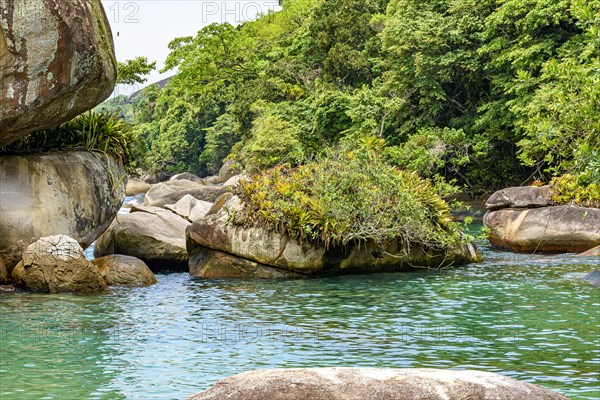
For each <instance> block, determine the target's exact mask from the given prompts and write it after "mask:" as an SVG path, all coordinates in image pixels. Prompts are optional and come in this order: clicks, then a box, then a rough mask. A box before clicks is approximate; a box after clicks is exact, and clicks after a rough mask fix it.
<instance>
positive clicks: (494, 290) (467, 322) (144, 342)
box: [0, 249, 600, 399]
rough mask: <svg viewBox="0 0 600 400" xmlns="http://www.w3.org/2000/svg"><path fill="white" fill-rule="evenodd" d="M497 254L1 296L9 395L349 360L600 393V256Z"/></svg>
mask: <svg viewBox="0 0 600 400" xmlns="http://www.w3.org/2000/svg"><path fill="white" fill-rule="evenodd" d="M486 256H487V259H488V260H489V261H488V262H486V263H485V264H480V265H472V266H468V267H465V268H459V269H455V270H446V271H442V272H426V271H421V272H412V273H400V274H377V275H370V276H344V277H331V278H322V279H313V280H306V281H286V282H281V281H279V282H274V281H259V280H256V281H253V280H250V281H245V280H220V281H219V280H217V281H204V280H195V279H190V278H189V277H188V275H187V274H171V275H160V276H158V278H159V284H158V285H155V286H153V287H149V288H139V289H133V290H132V289H113V290H111V291H110V292H109V293H108V294H103V295H95V296H78V295H43V296H42V295H28V294H22V293H2V294H0V322H1V327H2V332H3V334H2V336H1V337H0V348H1V349H2V353H1V356H0V361H1V362H2V367H1V373H2V378H1V379H2V382H1V383H2V384H1V385H0V387H1V388H2V389H1V393H0V397H1V398H2V399H17V398H24V397H26V398H64V396H65V394H66V393H68V397H70V398H82V399H83V398H90V399H103V398H106V399H109V398H110V399H120V398H126V399H181V398H185V397H186V396H187V395H189V394H192V393H195V392H198V391H200V390H202V389H204V388H206V387H208V386H210V385H212V384H213V383H214V382H216V381H217V380H219V379H221V378H223V377H225V376H228V375H231V374H235V373H239V372H242V371H245V370H250V369H255V368H261V367H262V368H271V367H315V366H338V365H345V366H376V367H437V368H474V369H481V370H487V371H492V372H499V373H502V374H506V375H509V376H512V377H515V378H519V379H523V380H526V381H529V382H533V383H537V384H541V385H544V386H547V387H550V388H554V389H557V390H560V391H561V392H563V393H565V394H566V395H567V396H569V397H571V398H573V399H597V398H599V397H600V390H599V384H600V374H599V367H600V337H599V335H598V334H599V329H600V318H599V317H600V315H599V312H600V309H599V307H600V291H599V290H598V289H597V288H594V287H592V286H590V285H587V284H585V283H582V282H581V281H580V277H581V275H582V274H583V273H585V272H589V271H590V270H591V269H592V268H594V267H598V266H599V265H598V264H599V263H598V261H597V260H593V259H581V258H576V257H571V256H533V257H529V256H527V257H526V258H519V257H522V256H518V255H517V256H515V255H512V254H510V253H505V252H497V251H491V250H489V249H488V250H486ZM36 324H37V325H36ZM40 324H41V325H43V326H50V327H69V329H71V328H72V330H73V333H72V337H69V336H67V337H63V336H65V335H63V334H59V333H57V332H52V331H51V330H47V331H46V333H42V334H36V333H35V329H36V326H39V325H40ZM13 327H19V329H22V330H23V331H24V332H25V334H15V332H13V329H12V328H13ZM15 329H16V328H15ZM36 335H37V336H36ZM40 337H41V338H40ZM24 393H26V394H27V395H26V396H24Z"/></svg>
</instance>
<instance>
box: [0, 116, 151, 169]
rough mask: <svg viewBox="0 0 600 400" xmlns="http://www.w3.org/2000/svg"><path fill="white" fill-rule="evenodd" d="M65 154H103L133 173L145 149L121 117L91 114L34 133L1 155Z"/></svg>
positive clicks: (1, 151) (8, 147)
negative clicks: (56, 152)
mask: <svg viewBox="0 0 600 400" xmlns="http://www.w3.org/2000/svg"><path fill="white" fill-rule="evenodd" d="M63 150H89V151H100V152H103V153H105V154H108V155H111V156H113V157H114V158H115V159H116V160H119V161H121V162H122V163H123V165H124V166H125V168H126V169H127V170H128V172H133V171H134V170H135V166H136V163H137V162H139V160H140V159H141V155H142V154H143V153H144V146H143V143H142V141H141V140H140V139H139V138H138V137H137V135H136V133H135V132H134V131H133V130H132V129H131V126H130V125H129V124H128V123H127V122H126V121H125V120H123V119H122V118H121V117H119V116H116V115H112V114H110V113H106V112H100V113H99V112H93V111H89V112H87V113H85V114H81V115H79V116H78V117H76V118H74V119H72V120H71V121H68V122H65V123H64V124H62V125H60V126H57V127H55V128H52V129H47V130H43V131H37V132H32V133H30V134H29V135H27V136H26V137H24V138H22V139H20V140H18V141H16V142H14V143H11V144H10V145H8V146H6V147H4V148H0V155H2V154H28V153H40V152H50V151H63Z"/></svg>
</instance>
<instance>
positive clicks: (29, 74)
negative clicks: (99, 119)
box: [0, 0, 117, 147]
mask: <svg viewBox="0 0 600 400" xmlns="http://www.w3.org/2000/svg"><path fill="white" fill-rule="evenodd" d="M0 10H2V12H0V77H1V78H0V81H1V83H0V147H3V146H5V145H7V144H9V143H11V142H13V141H15V140H17V139H19V138H21V137H23V136H25V135H27V134H28V133H29V132H31V131H34V130H41V129H48V128H53V127H55V126H57V125H60V124H61V123H63V122H65V121H68V120H70V119H72V118H74V117H75V116H77V115H79V114H81V113H83V112H85V111H87V110H89V109H91V108H93V107H95V106H96V105H97V104H99V103H101V102H102V101H103V100H104V99H106V98H107V97H108V96H109V95H110V94H111V93H112V91H113V88H114V85H115V80H116V74H117V62H116V59H115V52H114V47H113V39H112V34H111V31H110V25H109V23H108V20H107V18H106V15H105V13H104V10H103V8H102V4H101V2H100V0H45V1H41V0H36V1H23V0H19V1H13V0H0Z"/></svg>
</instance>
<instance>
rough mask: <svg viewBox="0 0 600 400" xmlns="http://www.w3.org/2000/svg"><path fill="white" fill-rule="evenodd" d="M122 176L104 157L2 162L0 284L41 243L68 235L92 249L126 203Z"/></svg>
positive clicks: (66, 155) (68, 155) (81, 154)
mask: <svg viewBox="0 0 600 400" xmlns="http://www.w3.org/2000/svg"><path fill="white" fill-rule="evenodd" d="M124 174H125V172H124V170H123V168H122V166H121V165H119V164H118V163H117V162H116V161H115V160H114V159H113V158H112V157H110V156H106V155H105V154H103V153H95V152H94V153H92V152H86V151H65V152H54V153H44V154H32V155H22V156H2V157H0V179H1V182H2V183H1V184H0V216H1V217H0V259H1V260H2V262H0V278H1V277H2V276H3V275H4V276H6V277H10V274H11V271H12V269H13V268H14V266H15V265H16V264H17V263H18V262H19V260H20V259H21V256H22V254H23V251H24V250H25V249H26V248H27V246H29V245H30V244H31V243H33V242H35V241H36V240H38V239H40V238H41V237H44V236H51V235H57V234H62V235H67V236H69V237H72V238H74V239H75V240H76V241H77V242H78V243H79V245H80V246H82V247H83V248H86V247H88V246H89V245H90V244H91V243H92V242H93V241H94V240H96V238H98V236H100V234H102V232H104V230H106V228H107V227H108V226H109V225H110V223H111V221H112V220H113V219H114V218H115V216H116V215H117V212H118V210H119V207H120V205H121V204H122V203H123V199H124V197H125V184H124V182H122V181H121V177H122V176H123V175H124ZM3 265H4V269H5V270H6V272H2V271H1V270H2V269H3V268H1V267H2V266H3ZM5 281H6V280H5Z"/></svg>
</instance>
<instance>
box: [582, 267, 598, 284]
mask: <svg viewBox="0 0 600 400" xmlns="http://www.w3.org/2000/svg"><path fill="white" fill-rule="evenodd" d="M583 280H584V281H586V282H589V283H591V284H592V285H594V286H598V287H600V269H595V270H593V271H592V272H590V273H589V274H586V275H585V276H584V277H583Z"/></svg>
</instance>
